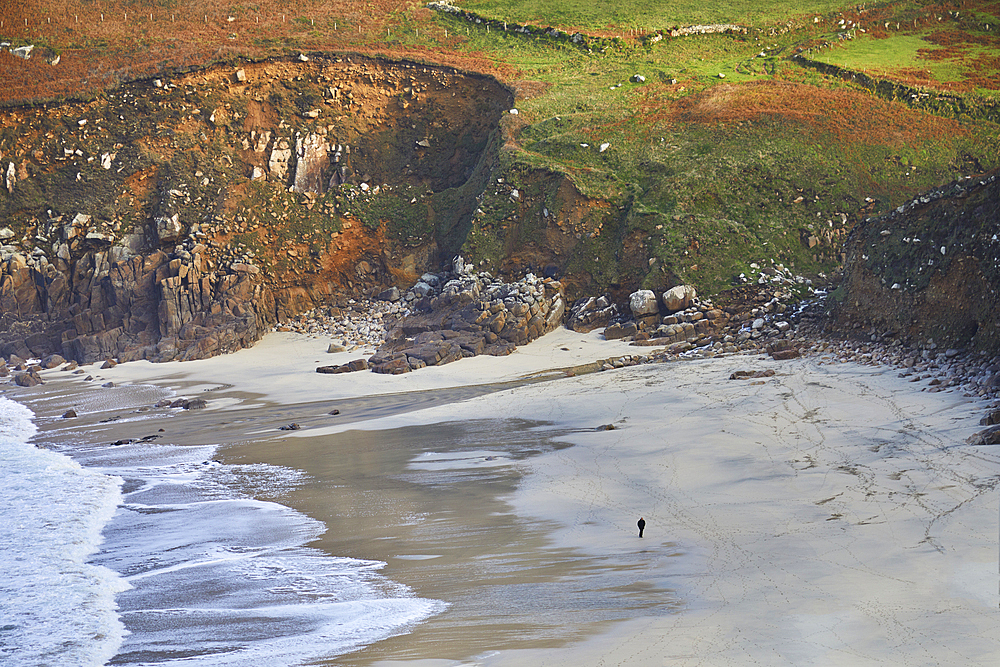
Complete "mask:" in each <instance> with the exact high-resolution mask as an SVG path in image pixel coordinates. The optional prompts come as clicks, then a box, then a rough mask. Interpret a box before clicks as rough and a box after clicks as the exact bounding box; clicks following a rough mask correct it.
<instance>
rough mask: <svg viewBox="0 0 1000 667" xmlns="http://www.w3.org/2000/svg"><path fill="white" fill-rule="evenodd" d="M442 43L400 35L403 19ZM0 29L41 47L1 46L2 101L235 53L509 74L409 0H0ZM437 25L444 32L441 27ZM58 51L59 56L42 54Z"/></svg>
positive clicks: (49, 95)
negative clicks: (15, 52) (149, 0)
mask: <svg viewBox="0 0 1000 667" xmlns="http://www.w3.org/2000/svg"><path fill="white" fill-rule="evenodd" d="M404 17H405V20H406V22H407V25H408V27H409V28H411V29H413V28H415V29H417V30H419V31H421V33H422V34H423V35H424V36H425V38H426V37H434V38H435V41H437V42H438V43H439V44H441V45H442V46H419V45H406V44H402V43H401V42H400V41H399V40H397V39H395V38H394V37H393V31H395V30H397V29H398V28H399V26H400V25H401V23H402V21H403V19H404ZM0 22H2V25H0V35H6V36H8V37H13V38H14V39H20V40H23V41H24V42H26V43H29V44H39V45H44V46H47V47H49V48H48V49H39V50H38V51H36V52H35V55H33V57H32V58H30V59H28V60H23V59H21V58H16V57H14V56H12V55H10V54H9V53H7V52H6V51H4V52H0V103H4V102H7V103H18V102H32V101H42V100H46V99H53V98H58V97H70V96H74V95H78V94H80V93H92V92H94V91H96V90H101V89H104V88H107V87H110V86H114V85H115V84H117V83H120V82H123V81H127V80H131V79H135V78H141V77H149V76H154V75H156V74H159V73H162V72H169V71H172V70H177V69H187V68H194V67H198V66H200V65H204V64H208V63H210V62H212V61H218V60H225V59H233V58H237V57H247V58H261V57H266V56H273V55H280V54H284V53H297V52H299V51H327V52H337V51H341V52H343V51H350V52H356V53H365V54H370V55H377V54H384V55H388V56H391V57H396V58H416V59H421V60H426V61H433V62H436V63H439V64H442V65H450V66H453V67H457V68H460V69H466V70H475V71H481V72H486V73H490V74H494V75H497V76H499V77H501V78H504V79H508V80H510V79H512V78H514V77H515V76H516V74H517V72H516V70H514V68H511V67H507V66H503V65H499V64H496V63H495V62H494V61H493V60H491V59H489V58H486V57H483V56H482V55H481V54H467V53H461V52H459V51H457V50H455V49H453V48H451V47H453V46H457V45H458V44H459V43H461V42H462V41H464V40H463V38H460V37H455V36H450V37H449V38H448V39H446V38H445V35H444V32H443V30H441V29H440V28H439V27H438V26H437V25H436V24H435V23H434V22H433V20H432V14H431V12H430V11H429V10H427V9H424V8H422V7H421V6H420V3H414V2H412V1H408V0H367V2H357V1H354V0H300V1H299V2H295V3H292V2H284V1H283V0H263V1H261V2H258V3H256V4H253V5H246V6H243V7H240V6H239V5H234V4H232V3H231V2H229V1H228V0H227V1H226V2H223V1H221V0H197V1H195V0H178V1H177V2H176V3H173V5H172V6H170V7H150V6H149V5H148V4H146V5H145V6H141V5H140V6H137V5H136V4H135V3H133V2H129V1H128V0H105V1H104V2H93V1H90V0H64V1H63V2H60V3H58V4H55V3H44V2H41V0H22V1H20V2H19V1H17V0H0ZM437 33H441V34H440V35H438V34H437ZM55 53H59V55H60V59H59V63H58V64H57V65H50V64H49V60H51V59H52V56H53V55H54V54H55Z"/></svg>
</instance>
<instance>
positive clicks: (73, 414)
mask: <svg viewBox="0 0 1000 667" xmlns="http://www.w3.org/2000/svg"><path fill="white" fill-rule="evenodd" d="M73 417H76V410H74V409H73V408H70V409H69V410H67V411H66V412H64V413H63V416H62V418H63V419H72V418H73Z"/></svg>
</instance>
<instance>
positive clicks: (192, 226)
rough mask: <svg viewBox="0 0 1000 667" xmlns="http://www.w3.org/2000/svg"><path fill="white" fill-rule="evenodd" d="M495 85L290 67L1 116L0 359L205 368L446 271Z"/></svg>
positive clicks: (445, 74)
mask: <svg viewBox="0 0 1000 667" xmlns="http://www.w3.org/2000/svg"><path fill="white" fill-rule="evenodd" d="M511 103H512V95H511V93H510V91H509V90H507V89H506V88H505V87H504V86H502V85H501V84H499V83H498V82H496V81H495V80H494V79H492V78H489V77H485V76H481V75H475V74H465V73H461V72H457V71H455V70H453V69H450V68H446V67H434V66H429V65H423V64H418V63H413V62H393V63H389V62H383V61H379V60H373V59H369V58H362V57H350V56H323V55H315V54H314V55H308V56H307V55H299V56H297V57H290V58H286V59H282V60H276V61H267V62H257V63H251V62H243V63H236V64H233V65H230V66H217V67H214V68H211V69H208V70H204V71H198V72H194V73H188V74H182V75H178V76H175V77H172V78H162V79H154V80H149V81H138V82H133V83H131V84H128V85H125V86H123V87H121V88H119V89H116V90H114V91H112V92H109V93H106V94H103V93H102V94H97V95H96V96H95V97H94V98H93V99H90V100H87V101H82V102H69V103H61V104H50V105H43V106H36V107H21V108H12V109H8V110H6V112H5V113H3V114H0V169H2V172H0V184H2V186H3V187H2V189H0V243H2V244H3V245H2V248H0V355H3V356H8V355H10V354H12V353H16V354H19V355H21V356H42V355H44V354H47V353H52V352H60V353H62V354H63V355H64V356H66V357H67V358H70V359H75V360H77V361H79V362H87V361H94V360H98V359H103V358H107V357H118V358H121V359H136V358H146V359H151V360H154V361H166V360H171V359H194V358H201V357H206V356H211V355H213V354H218V353H222V352H228V351H233V350H236V349H239V348H241V347H245V346H248V345H251V344H252V343H253V342H254V341H256V340H257V339H258V338H259V337H260V336H261V335H262V334H263V333H264V332H265V331H266V330H267V329H268V328H269V327H270V326H272V325H273V324H274V323H275V322H278V321H282V320H284V319H287V318H288V317H290V316H292V315H295V314H296V313H300V312H303V311H305V310H308V309H310V308H313V307H315V306H318V305H321V304H324V303H329V302H330V301H331V300H332V299H333V297H334V295H336V294H345V293H346V294H361V293H362V292H364V293H374V292H377V291H378V290H380V289H382V288H383V287H385V286H388V285H391V284H394V283H409V284H412V282H413V280H415V278H416V277H417V276H419V275H420V273H422V272H423V271H424V270H426V269H427V268H430V267H436V266H437V264H438V263H439V260H440V259H441V258H442V257H444V258H447V259H450V257H451V255H452V253H453V251H454V250H455V249H456V248H457V247H458V246H459V245H460V244H461V243H462V240H463V239H464V236H465V232H466V231H467V228H468V226H469V225H471V217H472V214H473V211H474V209H475V207H476V203H477V199H476V198H477V196H480V194H481V193H482V191H483V189H484V188H485V183H486V180H487V178H488V176H489V174H490V173H491V170H492V169H493V167H494V166H495V161H496V159H497V153H498V147H499V144H500V138H499V134H500V131H499V127H498V120H499V118H500V116H501V114H502V113H503V112H504V111H505V110H506V109H508V108H509V107H510V106H511Z"/></svg>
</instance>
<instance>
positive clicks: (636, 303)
mask: <svg viewBox="0 0 1000 667" xmlns="http://www.w3.org/2000/svg"><path fill="white" fill-rule="evenodd" d="M628 305H629V308H631V309H632V315H633V316H635V317H642V316H643V315H653V314H655V313H657V312H658V311H659V308H658V307H657V303H656V294H654V293H653V291H652V290H648V289H641V290H638V291H636V292H632V294H630V295H629V298H628Z"/></svg>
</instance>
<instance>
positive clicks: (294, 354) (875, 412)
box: [19, 331, 1000, 665]
mask: <svg viewBox="0 0 1000 667" xmlns="http://www.w3.org/2000/svg"><path fill="white" fill-rule="evenodd" d="M325 346H326V341H325V340H320V339H310V338H306V337H301V336H291V335H272V336H269V337H267V338H265V340H264V341H262V343H261V344H260V345H259V346H258V347H256V348H254V349H252V350H247V351H244V352H240V353H237V354H235V355H231V356H229V357H224V358H216V359H210V360H205V361H200V362H188V363H183V364H162V365H152V364H146V363H141V362H136V363H130V364H124V365H121V366H119V367H117V368H115V369H109V370H103V371H99V370H96V369H95V368H94V367H88V369H87V370H88V372H91V373H93V374H94V375H95V377H99V379H97V380H93V381H91V382H90V383H83V382H82V381H81V380H80V376H67V375H66V374H51V373H50V374H49V375H48V376H46V377H47V378H50V381H49V384H48V385H46V387H45V388H42V390H41V391H35V393H34V394H31V391H32V390H29V391H26V392H23V393H22V394H19V399H20V398H21V396H23V397H25V398H26V400H25V402H26V403H28V404H29V406H31V407H32V408H33V409H34V410H35V411H36V413H38V414H39V416H40V421H41V426H42V428H43V430H44V429H45V428H46V427H47V425H50V426H51V425H58V421H57V420H56V419H54V417H56V416H57V415H58V414H61V412H62V411H64V410H65V409H66V407H68V406H69V405H72V404H73V400H74V399H73V393H74V392H77V391H82V392H88V393H91V392H107V395H108V401H111V402H113V400H114V399H113V392H116V391H120V392H129V391H131V392H136V391H144V392H148V394H149V396H150V398H152V397H153V396H156V395H167V394H171V395H174V394H176V395H184V396H190V397H194V396H201V397H204V398H206V399H208V400H209V407H208V409H206V410H200V411H182V412H177V411H156V410H153V411H150V412H149V413H143V415H142V416H144V417H149V418H148V419H144V420H143V421H141V422H135V421H128V422H124V423H123V422H108V423H104V424H101V423H95V419H93V418H89V417H88V416H87V415H83V416H81V417H80V419H79V424H80V429H81V432H85V433H86V437H88V438H96V439H102V440H106V441H113V440H115V439H119V438H127V437H132V438H134V437H141V436H142V435H146V434H147V431H149V432H150V433H157V432H158V431H157V429H159V428H163V429H164V433H163V435H164V437H168V438H171V441H172V442H176V443H177V444H203V443H220V442H221V443H224V444H226V445H227V446H226V447H225V448H224V449H223V450H222V452H221V455H222V459H223V462H224V463H253V462H267V463H270V464H273V465H280V466H287V467H290V468H295V469H300V470H303V471H305V472H306V473H307V478H306V481H305V482H303V483H302V484H301V485H300V486H298V487H296V488H294V489H291V490H286V491H284V492H283V493H282V497H281V499H280V502H282V503H283V504H287V505H289V506H291V507H294V508H295V509H298V510H300V511H302V512H304V513H305V514H307V515H309V516H311V517H313V518H316V519H319V520H320V521H323V522H324V523H325V524H326V526H327V529H328V530H327V533H326V534H325V535H324V536H323V537H322V538H321V539H320V540H319V541H318V542H317V543H316V544H315V545H314V546H318V547H320V548H322V549H324V550H326V551H328V552H329V553H331V554H335V555H339V556H349V557H354V558H362V559H375V560H382V561H385V562H386V563H387V566H386V567H385V569H384V570H383V574H385V575H386V576H387V577H389V578H390V579H393V580H395V581H398V582H400V583H403V584H406V585H407V586H409V587H411V588H412V589H413V591H414V593H415V594H417V595H418V596H420V597H427V598H432V599H437V600H443V601H445V602H447V603H448V604H449V607H448V608H447V610H446V611H444V612H443V613H441V614H439V615H438V616H435V617H433V618H431V619H430V620H428V621H426V622H424V623H422V624H420V625H419V626H417V627H415V628H413V629H412V631H411V632H410V633H408V634H405V635H401V636H397V637H394V638H391V639H388V640H385V641H383V642H379V643H377V644H374V645H371V646H369V647H368V648H367V649H365V650H363V651H360V652H357V653H354V654H350V655H346V656H341V657H339V658H337V659H335V660H333V661H332V662H331V664H337V665H372V664H377V665H394V664H407V665H457V664H481V665H539V664H545V665H562V664H565V665H598V664H601V665H607V664H622V665H639V664H643V665H645V664H669V665H749V664H771V665H780V664H789V665H809V664H817V665H827V664H838V665H840V664H844V665H853V664H858V665H867V664H890V665H925V664H972V665H978V664H982V665H987V664H997V662H998V661H1000V613H998V601H1000V600H998V573H997V563H998V558H997V536H998V513H997V492H996V489H997V484H998V482H1000V450H997V448H990V447H969V446H967V445H964V444H963V441H964V439H965V438H966V437H968V435H970V434H971V433H973V432H974V431H976V430H978V428H979V427H978V425H977V422H978V419H979V417H980V416H981V413H982V410H981V405H980V404H979V403H976V402H971V401H969V400H968V399H964V398H962V397H961V396H959V395H957V394H956V393H949V392H942V393H937V394H929V393H921V392H918V391H914V389H913V385H910V384H909V383H906V382H905V381H904V380H902V379H900V378H898V377H896V373H895V371H893V370H892V369H878V368H870V367H863V366H858V365H855V364H840V365H834V366H824V365H819V364H818V363H817V362H816V361H815V360H810V359H804V360H802V359H800V360H793V361H787V362H774V361H771V360H762V359H760V358H757V357H746V356H738V357H727V358H720V359H710V360H690V361H683V362H675V363H669V364H655V365H649V366H638V367H631V368H625V369H619V370H615V371H606V372H602V373H593V374H588V375H579V376H575V377H567V374H566V373H564V372H562V371H558V370H554V369H565V368H568V367H572V366H573V365H576V364H582V363H586V362H590V361H593V360H595V359H599V358H607V357H609V356H612V355H615V354H627V353H632V352H634V348H631V349H630V348H628V347H627V346H625V345H624V344H620V343H608V342H605V341H601V340H600V339H599V336H598V335H596V334H592V335H589V336H581V335H579V334H573V333H571V332H565V331H560V332H555V333H553V334H550V335H549V336H546V337H544V338H543V339H541V340H539V341H536V342H535V343H533V344H531V345H529V346H526V347H525V348H522V349H521V350H519V351H518V352H516V353H515V354H514V355H511V356H510V357H505V358H501V359H493V358H475V359H468V360H463V361H461V362H458V363H455V364H451V365H448V366H446V367H442V368H428V369H423V370H421V371H418V372H416V373H412V374H409V375H404V376H398V377H386V376H378V375H375V374H372V373H360V374H357V373H356V374H350V375H339V376H327V375H320V374H316V373H315V372H314V368H315V366H317V365H326V364H329V363H343V362H342V361H339V360H338V359H337V357H339V356H340V355H327V354H325V352H324V350H325ZM355 356H356V355H355ZM345 358H351V357H349V356H348V357H345ZM757 368H774V369H775V370H776V371H777V374H776V375H775V376H774V377H772V378H768V379H766V380H764V381H763V382H747V381H730V380H728V377H729V375H730V373H732V372H733V371H735V370H741V369H757ZM108 380H112V381H115V382H116V383H117V384H119V386H118V387H114V388H110V389H102V388H100V387H99V383H100V382H104V381H108ZM84 384H86V385H88V386H84ZM95 385H98V386H95ZM140 386H144V387H146V388H139V387H140ZM150 386H154V387H159V389H150V388H149V387H150ZM53 391H55V392H56V393H53ZM31 396H34V399H31ZM45 397H49V398H45ZM152 402H153V401H152V400H151V401H150V403H152ZM334 409H336V410H339V411H340V414H338V415H330V414H329V412H330V411H332V410H334ZM168 413H169V414H168ZM101 414H105V413H101ZM95 416H96V415H95ZM134 417H135V416H133V418H134ZM293 421H294V422H296V423H298V424H299V425H300V426H301V427H302V428H301V430H297V431H278V430H277V428H278V426H280V425H283V424H287V423H290V422H293ZM607 424H611V425H613V426H614V428H613V429H611V430H597V428H598V427H600V426H602V425H607ZM640 515H641V516H643V517H645V519H646V521H647V527H646V532H645V537H643V538H641V539H640V538H639V537H638V535H637V529H636V527H635V522H636V520H637V519H638V517H639V516H640Z"/></svg>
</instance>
